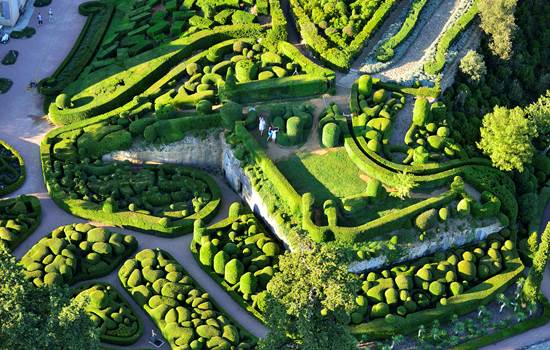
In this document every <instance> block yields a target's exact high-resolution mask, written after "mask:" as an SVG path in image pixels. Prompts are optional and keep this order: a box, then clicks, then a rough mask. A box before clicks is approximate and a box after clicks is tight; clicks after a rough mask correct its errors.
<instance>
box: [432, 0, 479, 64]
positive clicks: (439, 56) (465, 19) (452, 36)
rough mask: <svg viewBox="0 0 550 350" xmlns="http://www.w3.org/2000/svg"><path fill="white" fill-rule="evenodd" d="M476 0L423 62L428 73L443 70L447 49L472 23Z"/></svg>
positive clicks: (476, 9) (476, 10) (475, 12)
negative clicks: (432, 57)
mask: <svg viewBox="0 0 550 350" xmlns="http://www.w3.org/2000/svg"><path fill="white" fill-rule="evenodd" d="M476 1H477V0H475V1H474V3H473V4H472V6H471V7H470V8H469V9H468V11H466V13H464V14H463V15H462V17H460V18H459V19H458V20H457V21H456V22H455V23H453V25H452V26H451V27H450V28H449V29H447V31H446V32H445V33H444V34H443V36H441V38H440V39H439V41H438V43H437V47H436V52H435V57H434V59H433V60H432V61H428V62H426V63H424V71H425V72H426V73H428V74H437V73H439V72H441V71H442V70H443V67H444V66H445V62H446V57H445V56H446V54H447V50H449V48H450V47H451V45H452V44H453V43H454V42H455V40H456V39H457V38H458V37H459V35H460V34H462V32H463V31H464V30H466V28H467V27H468V26H469V25H470V23H472V21H473V20H474V18H475V17H476V15H477V13H478V8H477V2H476Z"/></svg>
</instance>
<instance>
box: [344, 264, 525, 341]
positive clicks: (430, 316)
mask: <svg viewBox="0 0 550 350" xmlns="http://www.w3.org/2000/svg"><path fill="white" fill-rule="evenodd" d="M524 268H525V267H524V266H523V264H522V263H521V260H520V259H519V258H517V257H516V258H514V259H513V260H510V261H507V262H506V270H505V271H504V272H503V273H501V274H498V275H496V276H494V277H491V278H489V279H488V280H486V281H483V282H481V283H480V284H478V285H477V286H475V287H473V288H471V289H469V290H468V292H467V293H464V294H460V295H457V296H453V297H450V298H448V299H447V303H446V305H438V306H437V307H436V308H434V309H428V310H423V311H419V312H415V313H412V314H409V315H407V316H406V317H397V316H395V317H392V318H391V320H392V321H391V323H390V322H388V321H386V319H376V320H373V321H370V322H368V323H363V324H360V325H356V326H351V331H352V333H353V334H354V335H356V336H358V337H360V336H364V335H366V336H368V337H369V339H384V338H388V337H391V336H392V335H395V334H403V333H412V332H415V331H416V329H417V328H418V326H420V325H422V324H428V323H431V322H432V321H434V320H446V319H450V318H451V316H452V315H453V314H457V315H465V314H468V313H470V312H473V311H475V310H477V309H478V308H479V306H481V305H487V304H488V303H490V302H491V301H492V300H494V298H495V297H496V296H497V295H498V294H499V293H502V292H503V291H504V290H506V288H507V287H508V286H509V285H510V284H511V283H512V282H513V281H514V279H515V278H517V277H518V276H519V275H520V274H521V273H522V272H523V269H524Z"/></svg>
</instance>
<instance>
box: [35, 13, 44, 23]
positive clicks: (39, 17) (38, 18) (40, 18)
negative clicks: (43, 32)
mask: <svg viewBox="0 0 550 350" xmlns="http://www.w3.org/2000/svg"><path fill="white" fill-rule="evenodd" d="M36 19H37V20H38V25H41V24H43V23H44V21H43V19H42V14H40V12H38V16H36Z"/></svg>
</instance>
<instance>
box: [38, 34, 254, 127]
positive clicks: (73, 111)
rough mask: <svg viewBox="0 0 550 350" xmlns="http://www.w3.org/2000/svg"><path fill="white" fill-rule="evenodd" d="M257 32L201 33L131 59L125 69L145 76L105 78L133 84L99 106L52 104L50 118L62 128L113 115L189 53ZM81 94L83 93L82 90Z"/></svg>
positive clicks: (115, 75) (127, 73)
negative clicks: (128, 68) (72, 106)
mask: <svg viewBox="0 0 550 350" xmlns="http://www.w3.org/2000/svg"><path fill="white" fill-rule="evenodd" d="M260 32H261V26H259V25H253V24H250V25H231V26H220V27H216V28H214V29H211V30H203V31H200V32H197V33H194V34H192V35H190V36H188V37H184V38H181V39H177V40H174V41H172V42H170V43H168V44H166V45H161V46H159V47H156V48H154V49H152V50H150V51H147V52H144V53H142V54H140V55H137V56H134V57H132V58H130V59H129V60H127V61H126V63H125V64H126V66H130V67H134V70H140V69H141V70H142V71H145V72H146V74H144V75H140V74H138V73H136V72H132V71H131V70H124V71H119V72H117V73H116V74H114V75H111V74H110V75H109V76H108V77H105V78H106V79H105V80H107V81H111V80H114V79H121V80H123V81H124V77H125V76H131V75H132V74H133V75H134V77H133V79H132V81H128V82H125V85H124V89H118V91H117V92H116V93H114V94H111V95H110V96H109V98H108V99H107V98H104V99H103V101H101V102H100V103H95V102H92V103H89V104H86V105H83V106H81V107H77V108H70V109H67V110H60V109H59V108H58V107H57V106H56V105H55V103H52V104H50V106H49V113H48V114H49V117H50V119H51V120H52V121H53V122H54V123H55V124H57V125H64V124H71V123H74V122H76V121H81V120H84V119H87V118H91V117H94V116H98V115H101V114H104V113H109V112H114V110H116V109H118V108H120V107H122V106H124V105H125V104H126V103H130V102H131V101H132V99H134V98H135V96H138V95H140V94H141V93H143V92H144V91H146V90H149V89H150V88H151V86H152V85H155V83H156V82H157V81H159V80H161V79H163V78H164V77H165V76H166V75H167V74H169V71H170V70H171V69H172V67H174V66H175V65H177V63H178V62H180V61H181V60H183V59H185V58H186V57H188V56H189V55H190V54H191V53H193V52H195V51H197V50H200V49H205V48H208V47H210V46H212V44H213V43H216V42H220V41H223V40H227V39H231V38H234V37H248V36H251V34H258V33H260ZM105 72H108V70H105V71H103V72H102V71H101V70H100V71H97V72H94V74H96V75H97V77H100V74H103V73H105ZM105 80H104V81H105ZM82 91H85V89H84V90H82ZM82 91H81V92H82Z"/></svg>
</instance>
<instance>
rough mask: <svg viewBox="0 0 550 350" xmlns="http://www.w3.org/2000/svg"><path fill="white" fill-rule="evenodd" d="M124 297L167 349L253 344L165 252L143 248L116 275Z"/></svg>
mask: <svg viewBox="0 0 550 350" xmlns="http://www.w3.org/2000/svg"><path fill="white" fill-rule="evenodd" d="M118 276H119V279H120V282H121V283H122V285H123V287H124V288H125V290H126V291H127V292H128V294H129V295H131V296H132V298H133V299H134V300H135V301H136V303H138V305H140V306H142V307H143V309H144V310H145V312H147V314H149V316H150V317H151V319H152V320H153V322H154V323H155V324H156V325H157V326H158V327H159V328H160V330H161V332H162V335H163V336H164V338H165V339H166V340H167V341H168V343H169V344H170V346H171V347H172V348H177V347H186V346H187V347H194V348H197V347H199V346H200V347H204V348H206V349H219V348H220V347H222V348H223V347H226V348H228V347H230V346H240V347H250V346H252V345H253V344H254V343H255V342H256V339H254V337H252V336H251V335H249V334H248V333H247V332H246V331H245V330H244V329H242V328H241V327H239V326H238V325H237V324H236V323H235V322H234V321H232V320H231V319H230V318H229V317H228V316H226V315H224V313H223V312H220V311H219V309H218V308H217V307H216V305H215V304H214V303H213V301H212V300H210V298H209V296H208V293H204V292H203V291H202V290H201V288H200V287H199V286H197V285H196V283H195V282H194V281H193V279H192V278H191V277H189V275H188V274H187V272H186V271H185V269H184V268H183V267H182V266H181V265H180V264H178V262H177V261H175V260H174V259H173V258H172V257H171V256H170V255H169V254H168V253H166V252H163V251H161V250H160V249H157V250H151V249H146V250H142V251H140V252H139V253H138V254H136V256H135V258H133V259H129V260H127V261H126V262H125V263H124V264H123V265H122V267H121V268H120V270H119V272H118Z"/></svg>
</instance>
